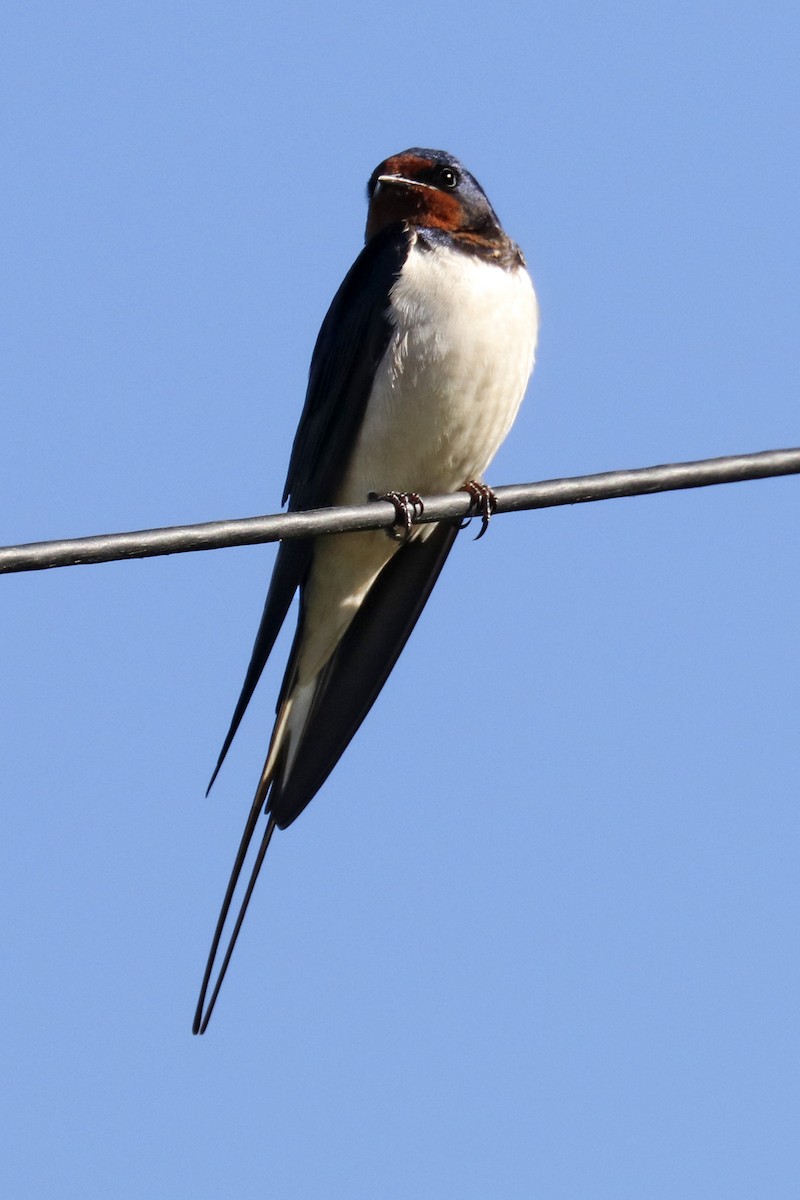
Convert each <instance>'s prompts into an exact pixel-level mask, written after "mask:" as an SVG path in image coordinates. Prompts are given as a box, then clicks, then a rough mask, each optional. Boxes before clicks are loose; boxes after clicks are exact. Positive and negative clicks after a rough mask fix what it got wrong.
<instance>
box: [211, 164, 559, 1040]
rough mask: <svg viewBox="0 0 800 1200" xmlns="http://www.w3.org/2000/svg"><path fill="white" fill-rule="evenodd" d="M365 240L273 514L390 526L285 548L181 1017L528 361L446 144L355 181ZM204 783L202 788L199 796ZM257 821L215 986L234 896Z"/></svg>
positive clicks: (329, 747)
mask: <svg viewBox="0 0 800 1200" xmlns="http://www.w3.org/2000/svg"><path fill="white" fill-rule="evenodd" d="M367 199H368V212H367V225H366V235H365V243H364V247H363V249H362V250H361V252H360V254H359V255H358V257H357V258H356V260H355V262H354V263H353V266H352V267H351V268H350V270H349V271H348V273H347V275H346V276H345V278H344V280H343V282H342V284H341V286H340V287H339V290H338V291H337V293H336V295H335V297H334V299H333V301H332V303H331V305H330V308H329V310H328V312H327V315H326V316H325V319H324V320H323V322H322V326H321V328H320V332H319V335H318V337H317V341H316V345H315V347H314V351H313V355H312V358H311V366H310V369H309V378H308V388H307V392H306V398H305V404H304V407H303V410H302V413H301V416H300V422H299V425H298V429H297V434H296V436H295V440H294V444H293V447H292V451H291V455H290V460H289V469H288V474H287V478H286V486H285V489H284V494H283V500H282V503H283V504H286V502H287V500H288V502H289V503H288V510H289V511H290V512H291V511H298V510H304V509H317V508H322V507H326V506H329V505H351V504H358V503H363V502H364V501H366V500H367V499H375V498H382V499H387V500H389V501H390V502H391V503H392V504H393V505H394V507H395V511H396V514H397V517H396V522H395V527H394V528H393V530H391V531H390V532H391V533H393V534H394V536H391V537H387V536H386V533H387V531H386V530H385V529H381V530H371V531H367V532H363V533H354V534H347V535H346V536H335V535H325V536H321V537H318V538H316V539H292V540H286V541H283V542H281V543H280V546H279V549H278V553H277V557H276V560H275V566H274V570H273V574H272V578H271V581H270V585H269V589H268V592H267V597H266V602H265V605H264V611H263V615H262V617H261V622H260V625H259V628H258V632H257V635H256V640H255V644H254V647H253V651H252V655H251V658H250V663H249V666H248V668H247V671H246V674H245V679H244V683H243V686H242V690H241V694H240V696H239V700H238V702H237V704H236V707H235V709H234V713H233V717H232V720H231V724H230V728H229V730H228V733H227V736H226V737H225V740H224V742H223V746H222V750H221V752H220V755H219V759H218V761H217V764H216V767H215V769H214V773H213V775H212V777H211V782H210V783H209V790H210V789H211V786H212V784H213V783H214V780H215V779H216V776H217V773H218V772H219V769H220V767H221V766H222V762H223V760H224V758H225V756H226V754H227V752H228V750H229V748H230V745H231V742H232V740H233V738H234V735H235V733H236V731H237V729H238V727H239V724H240V722H241V719H242V716H243V714H244V712H245V709H246V707H247V705H248V703H249V701H250V698H251V697H252V695H253V692H254V690H255V687H256V685H257V683H258V681H259V678H260V676H261V673H262V671H263V668H264V665H265V663H266V661H267V659H268V657H269V655H270V653H271V651H272V649H273V646H274V643H275V640H276V638H277V635H278V632H279V630H280V629H281V627H282V625H283V623H284V620H285V618H286V616H287V613H288V610H289V608H290V605H291V603H292V600H293V598H294V596H295V594H296V593H299V606H298V618H297V626H296V631H295V636H294V641H293V644H292V647H291V650H290V653H289V659H288V664H287V666H286V670H285V674H284V677H283V683H282V685H281V688H280V692H279V695H278V700H277V706H276V720H275V725H274V728H273V731H272V736H271V739H270V742H269V748H268V751H267V756H266V761H265V763H264V768H263V770H262V773H261V777H260V779H259V782H258V786H257V788H256V792H255V796H254V799H253V802H252V805H251V808H250V811H249V814H248V817H247V821H246V824H245V829H244V833H243V835H242V839H241V843H240V845H239V850H238V853H237V855H236V860H235V862H234V866H233V870H232V872H231V877H230V881H229V883H228V888H227V890H226V893H225V897H224V900H223V903H222V908H221V911H220V914H219V919H218V922H217V926H216V929H215V932H214V936H213V940H212V944H211V950H210V953H209V956H208V961H207V965H206V969H205V974H204V976H203V981H202V986H201V989H200V995H199V999H198V1002H197V1009H196V1012H195V1017H194V1022H193V1026H192V1029H193V1032H194V1033H203V1032H205V1030H206V1027H207V1025H208V1022H209V1019H210V1017H211V1013H212V1011H213V1009H214V1005H215V1002H216V999H217V996H218V994H219V989H220V986H221V984H222V981H223V979H224V977H225V973H226V971H227V968H228V964H229V962H230V958H231V955H232V953H233V948H234V946H235V944H236V939H237V937H238V935H239V931H240V929H241V925H242V921H243V920H244V916H245V912H246V911H247V907H248V904H249V902H250V898H251V896H252V893H253V888H254V886H255V883H256V879H257V877H258V874H259V871H260V869H261V866H262V864H263V861H264V856H265V854H266V852H267V848H268V846H269V844H270V840H271V838H272V835H273V833H274V831H275V829H276V828H277V829H281V830H283V829H285V828H286V827H287V826H289V825H290V824H291V823H292V822H293V821H294V820H295V818H296V817H298V816H299V814H300V813H301V812H302V811H303V809H304V808H305V807H306V805H307V804H308V803H309V801H310V800H311V799H312V798H313V797H314V796H315V795H316V793H317V792H318V790H319V789H320V788H321V787H322V785H323V783H324V782H325V780H326V779H327V777H328V775H329V774H330V772H331V771H332V770H333V768H334V767H335V765H336V763H337V762H338V760H339V758H340V757H341V755H342V754H343V753H344V751H345V749H346V747H347V746H348V744H349V742H350V740H351V739H352V738H353V736H354V734H355V733H356V731H357V729H358V728H359V726H360V725H361V722H362V721H363V720H364V718H365V716H366V715H367V712H368V711H369V709H370V708H371V707H372V705H373V703H374V701H375V699H376V697H377V696H378V693H379V692H380V690H381V688H382V687H383V685H384V683H385V682H386V679H387V677H388V675H389V673H390V672H391V670H392V668H393V666H394V664H395V662H396V661H397V658H398V656H399V654H400V652H401V651H402V649H403V647H404V645H405V643H406V641H407V639H408V637H409V635H410V633H411V631H412V629H413V628H414V625H415V624H416V621H417V618H418V617H419V615H420V613H421V611H422V609H423V608H424V606H425V603H426V601H427V599H428V596H429V595H430V592H431V590H432V588H433V586H434V584H435V583H436V580H437V578H438V576H439V573H440V571H441V569H442V567H443V566H444V563H445V560H446V559H447V556H448V554H449V552H450V550H451V548H452V546H453V542H454V540H455V538H456V535H457V534H458V531H459V528H460V526H459V525H454V524H448V523H443V522H442V523H438V524H414V518H415V517H418V516H419V515H420V510H421V509H422V505H423V502H422V500H421V496H422V495H424V494H426V493H427V494H438V493H448V492H456V491H459V490H462V489H466V490H467V491H468V492H469V493H470V496H471V498H472V499H471V511H475V512H480V515H481V516H482V518H483V523H482V527H481V534H479V536H481V535H482V534H483V533H484V532H485V530H486V525H487V523H488V520H489V517H490V516H491V513H492V510H493V506H494V494H493V493H492V492H491V489H490V488H488V487H487V486H486V485H485V484H484V483H482V481H481V476H482V474H483V472H484V471H485V470H486V468H487V467H488V466H489V463H490V462H491V460H492V458H493V457H494V455H495V453H496V452H497V450H498V449H499V447H500V445H501V443H502V442H503V440H504V439H505V437H506V434H507V433H508V431H509V429H510V427H511V425H512V423H513V421H514V419H515V417H516V415H517V411H518V409H519V406H520V404H521V402H522V399H523V396H524V393H525V391H526V389H527V386H528V381H529V379H530V376H531V373H532V371H533V365H534V357H535V351H536V342H537V337H538V327H539V310H538V303H537V298H536V294H535V291H534V287H533V283H532V281H531V278H530V275H529V274H528V271H527V268H526V264H525V259H524V258H523V255H522V252H521V250H520V249H519V247H518V246H517V245H516V244H515V242H513V241H512V240H511V238H510V237H509V236H508V234H507V233H505V231H504V230H503V227H502V225H501V224H500V221H499V219H498V217H497V215H496V213H495V211H494V209H493V208H492V206H491V204H490V203H489V200H488V199H487V196H486V193H485V192H484V190H483V188H482V187H481V186H480V184H479V183H478V182H477V180H476V179H475V178H474V176H472V175H471V174H470V172H469V171H468V170H467V169H466V168H465V167H464V166H462V164H461V163H460V162H459V160H458V159H457V158H454V157H453V156H452V155H451V154H448V153H446V152H445V151H443V150H429V149H421V148H419V147H412V148H411V149H408V150H405V151H402V152H401V153H399V154H394V155H392V156H391V157H389V158H386V159H385V160H384V161H383V162H381V163H380V164H379V165H378V166H377V167H376V168H375V170H374V171H373V173H372V175H371V177H370V179H369V183H368V185H367ZM206 794H208V793H206ZM262 819H263V823H264V828H263V834H262V837H261V842H260V845H259V847H258V851H257V854H256V857H255V861H254V865H253V867H252V871H251V874H250V877H249V881H248V883H247V886H246V889H245V891H244V895H243V898H242V900H241V904H240V907H239V910H238V915H237V917H236V920H235V922H234V924H233V929H232V932H231V934H230V935H229V939H228V944H227V949H226V952H225V955H224V957H223V959H222V963H221V966H220V967H219V968H218V971H217V976H216V982H215V985H214V987H213V989H211V978H212V974H213V971H214V965H215V963H216V961H217V957H218V955H219V953H220V947H221V942H222V935H223V931H224V929H225V927H226V925H227V923H228V920H229V917H230V914H231V907H232V902H233V898H234V895H235V893H236V890H237V885H238V883H239V878H240V875H241V873H242V869H243V866H244V862H245V858H246V855H247V851H248V847H249V846H250V844H251V842H252V841H253V838H254V835H255V833H256V830H257V828H258V826H259V822H261V821H262ZM209 991H210V997H209Z"/></svg>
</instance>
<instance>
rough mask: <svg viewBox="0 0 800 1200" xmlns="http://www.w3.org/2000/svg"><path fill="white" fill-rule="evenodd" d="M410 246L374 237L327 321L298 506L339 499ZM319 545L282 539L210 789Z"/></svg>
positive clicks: (309, 405)
mask: <svg viewBox="0 0 800 1200" xmlns="http://www.w3.org/2000/svg"><path fill="white" fill-rule="evenodd" d="M408 247H409V235H408V234H407V233H405V232H404V231H403V230H402V229H401V228H400V227H398V226H395V227H393V228H389V229H386V230H384V231H383V232H382V233H381V234H379V235H378V236H377V237H375V238H373V239H372V240H371V241H370V242H369V244H368V245H366V246H365V247H364V249H363V250H362V251H361V253H360V254H359V256H358V258H357V259H356V261H355V262H354V263H353V266H352V267H351V268H350V270H349V271H348V273H347V275H346V276H345V278H344V280H343V282H342V285H341V287H340V288H339V290H338V292H337V293H336V295H335V296H334V299H333V302H332V304H331V306H330V308H329V309H328V312H327V315H326V317H325V320H324V321H323V322H322V328H321V329H320V331H319V336H318V337H317V342H316V345H315V347H314V354H313V356H312V359H311V369H310V371H309V377H308V390H307V391H306V402H305V405H304V407H303V412H302V415H301V417H300V424H299V426H298V428H297V433H296V435H295V439H294V445H293V447H292V455H291V459H290V461H289V473H288V475H287V478H286V488H285V490H284V494H283V500H284V503H285V501H286V499H287V497H290V502H289V509H290V510H291V511H297V510H299V509H306V508H324V507H325V506H327V505H329V504H331V503H332V497H333V495H334V494H335V492H336V488H337V486H338V483H339V481H340V479H341V477H342V473H343V471H344V468H345V467H346V465H347V461H348V458H349V455H350V452H351V450H352V447H353V445H354V444H355V440H356V436H357V433H358V429H359V426H360V425H361V421H362V419H363V416H364V410H365V408H366V406H367V400H368V399H369V394H370V390H371V388H372V381H373V379H374V377H375V372H376V370H377V367H378V364H379V363H380V361H381V359H382V358H383V356H384V354H385V352H386V347H387V346H388V345H389V340H390V338H391V335H392V326H391V324H390V322H389V318H388V315H387V314H388V309H389V292H390V291H391V288H392V286H393V284H394V282H395V280H396V279H397V276H398V275H399V274H400V270H401V268H402V266H403V263H404V262H405V259H406V255H407V253H408ZM364 499H365V500H366V496H365V497H364ZM312 550H313V542H312V541H311V539H307V538H303V539H296V538H295V539H292V540H291V541H287V542H281V544H280V547H279V550H278V556H277V558H276V560H275V568H274V570H273V573H272V580H271V581H270V586H269V591H268V592H267V599H266V603H265V605H264V612H263V614H262V617H261V623H260V625H259V627H258V633H257V634H256V640H255V644H254V646H253V652H252V655H251V657H250V664H249V666H248V668H247V673H246V675H245V679H244V683H243V685H242V691H241V694H240V696H239V699H238V701H237V703H236V708H235V709H234V713H233V717H232V719H231V725H230V729H229V730H228V733H227V735H226V737H225V741H224V742H223V745H222V750H221V751H220V755H219V759H218V760H217V765H216V767H215V768H214V773H213V775H212V776H211V782H210V783H209V785H208V791H210V790H211V785H212V784H213V782H214V780H215V779H216V777H217V773H218V771H219V769H220V767H221V766H222V763H223V760H224V758H225V755H226V754H227V753H228V750H229V749H230V745H231V742H232V741H233V738H234V735H235V733H236V730H237V729H238V728H239V723H240V722H241V719H242V717H243V716H244V712H245V709H246V708H247V705H248V703H249V702H250V698H251V696H252V695H253V692H254V691H255V688H256V684H257V683H258V681H259V679H260V677H261V672H262V671H263V670H264V666H265V664H266V661H267V659H268V658H269V655H270V653H271V651H272V647H273V646H274V644H275V639H276V638H277V636H278V633H279V631H280V628H281V626H282V624H283V622H284V619H285V617H286V613H287V611H288V609H289V605H290V604H291V602H292V597H293V596H294V594H295V592H296V591H297V589H298V587H300V585H301V584H302V583H303V581H304V580H305V578H306V575H307V574H308V569H309V564H310V561H311V554H312ZM342 749H344V747H342Z"/></svg>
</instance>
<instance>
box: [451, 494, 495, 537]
mask: <svg viewBox="0 0 800 1200" xmlns="http://www.w3.org/2000/svg"><path fill="white" fill-rule="evenodd" d="M459 491H461V492H469V496H470V504H469V509H468V510H467V515H466V516H465V517H464V520H463V521H462V522H461V525H460V528H461V529H464V528H465V526H467V525H469V523H470V521H471V520H472V518H473V517H480V519H481V528H480V532H479V533H478V534H477V536H476V538H475V541H476V542H477V541H479V540H480V539H481V538H482V537H483V535H484V534H485V533H486V530H487V529H488V528H489V522H490V521H491V519H492V517H493V516H494V513H495V512H496V511H497V496H495V494H494V492H493V491H492V489H491V488H490V487H489V485H488V484H486V483H480V482H479V481H478V480H477V479H468V480H467V482H466V483H465V484H464V486H463V487H461V488H459Z"/></svg>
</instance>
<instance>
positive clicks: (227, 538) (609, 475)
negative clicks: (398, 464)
mask: <svg viewBox="0 0 800 1200" xmlns="http://www.w3.org/2000/svg"><path fill="white" fill-rule="evenodd" d="M796 474H800V449H791V450H765V451H762V452H761V453H758V454H737V455H729V456H727V457H725V458H707V459H702V460H701V461H699V462H684V463H673V464H671V465H668V466H661V467H639V468H636V469H634V470H629V471H606V472H603V473H602V474H600V475H582V476H578V477H576V478H571V479H550V480H547V481H545V482H543V483H520V484H511V485H508V486H505V487H498V488H495V489H494V491H495V495H496V497H497V509H496V512H498V513H506V512H522V511H523V510H526V509H533V508H553V507H555V506H556V505H560V504H586V503H588V502H589V501H594V500H612V499H615V498H618V497H621V496H643V495H650V494H652V493H654V492H667V491H675V490H677V489H681V488H695V487H708V486H710V485H711V484H718V483H741V482H743V481H745V480H748V479H767V478H770V477H772V476H776V475H796ZM423 499H424V505H425V511H424V513H423V514H422V516H421V517H419V518H417V519H416V521H415V524H425V523H427V522H430V521H447V520H449V521H452V520H460V519H463V518H464V517H465V516H466V515H467V514H468V512H469V506H470V498H469V496H468V495H467V493H466V492H455V493H453V494H452V495H448V496H430V497H424V498H423ZM395 520H396V516H395V510H394V507H393V505H392V504H390V503H388V502H387V501H385V500H375V501H371V502H370V503H368V504H361V505H357V506H351V507H347V508H324V509H318V510H316V511H313V512H297V513H278V514H276V515H274V516H265V517H244V518H241V519H239V520H232V521H209V522H207V523H204V524H201V525H176V526H171V527H169V528H165V529H144V530H138V531H136V532H132V533H109V534H100V535H98V536H95V537H82V538H67V539H62V540H59V541H52V542H31V543H28V544H27V545H22V546H6V547H2V548H0V574H10V573H11V572H15V571H42V570H45V569H46V568H49V567H70V566H79V565H85V564H87V563H101V562H114V561H117V560H120V559H127V558H151V557H154V556H156V555H161V554H184V553H186V552H187V551H190V550H219V549H222V548H223V547H227V546H251V545H256V544H258V543H260V542H276V541H279V540H281V539H282V538H293V537H313V536H317V535H319V534H322V533H348V532H355V531H358V530H364V529H381V528H384V527H389V526H390V525H393V524H394V523H395Z"/></svg>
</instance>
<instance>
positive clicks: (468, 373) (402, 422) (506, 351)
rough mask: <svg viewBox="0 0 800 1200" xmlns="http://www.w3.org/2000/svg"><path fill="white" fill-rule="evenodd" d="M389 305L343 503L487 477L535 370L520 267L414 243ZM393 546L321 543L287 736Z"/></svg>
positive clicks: (374, 539) (448, 487)
mask: <svg viewBox="0 0 800 1200" xmlns="http://www.w3.org/2000/svg"><path fill="white" fill-rule="evenodd" d="M391 305H392V306H391V310H390V317H391V320H392V322H393V324H394V326H395V332H394V336H393V337H392V340H391V342H390V344H389V347H388V349H387V351H386V354H385V356H384V359H383V361H382V363H381V365H380V367H379V368H378V371H377V373H376V378H375V385H374V387H373V390H372V393H371V395H370V398H369V401H368V403H367V408H366V413H365V416H364V421H363V424H362V426H361V430H360V432H359V436H358V440H357V442H356V445H355V447H354V449H353V454H352V456H351V459H350V462H349V464H348V466H347V470H346V472H345V476H344V479H343V482H342V485H341V487H340V489H339V491H338V492H337V494H336V496H335V502H336V503H337V504H358V503H362V502H363V501H364V500H366V498H367V496H368V495H369V493H370V492H377V493H378V494H380V493H383V492H388V491H392V490H396V491H402V492H408V491H415V492H419V493H420V494H421V495H424V494H425V493H428V494H434V493H437V492H451V491H456V490H457V489H458V488H459V487H461V486H462V485H463V484H464V483H465V482H466V481H467V480H470V479H477V478H480V476H481V475H482V474H483V472H484V471H485V470H486V468H487V467H488V465H489V463H490V462H491V460H492V458H493V457H494V455H495V454H496V452H497V450H498V448H499V447H500V445H501V443H502V442H503V439H504V438H505V436H506V434H507V433H508V431H509V429H510V428H511V425H512V423H513V421H514V418H515V417H516V415H517V411H518V409H519V406H520V403H521V401H522V397H523V395H524V394H525V388H526V387H527V384H528V379H529V378H530V374H531V371H532V370H533V361H534V352H535V348H536V337H537V332H538V309H537V304H536V297H535V295H534V291H533V285H532V284H531V280H530V277H529V275H528V273H527V271H526V270H525V269H524V267H517V268H514V269H512V270H507V269H506V268H504V267H501V266H498V265H497V264H496V263H491V262H487V261H485V260H483V259H480V258H478V257H476V256H474V255H471V254H462V253H458V252H455V251H452V250H448V249H445V248H441V247H435V248H433V249H428V248H420V246H419V245H415V246H412V248H411V251H410V254H409V258H408V261H407V262H406V264H405V266H404V268H403V272H402V275H401V276H400V278H399V279H398V281H397V282H396V284H395V285H394V287H393V289H392V292H391ZM424 528H425V527H423V529H421V530H420V533H419V534H417V535H415V536H425V531H424ZM396 549H397V543H393V542H392V541H391V540H390V539H389V538H387V537H386V534H385V532H384V531H383V530H380V531H377V532H372V533H363V534H348V535H344V536H341V537H336V538H323V539H320V540H319V541H318V543H317V547H316V550H315V554H314V565H313V568H312V571H311V575H310V578H309V581H308V585H307V590H306V604H305V637H304V644H303V649H302V652H301V654H300V659H299V663H298V680H297V683H298V685H299V686H298V687H297V688H296V689H295V696H294V701H295V702H294V704H293V707H294V708H295V712H294V713H292V714H291V716H290V717H289V722H288V730H287V732H289V733H290V734H291V732H292V731H293V727H295V726H296V727H297V731H298V732H299V729H300V728H302V723H303V721H302V720H301V719H300V713H301V712H302V710H304V709H305V707H306V704H305V703H304V693H306V691H307V692H308V694H309V695H308V699H310V695H311V693H312V691H313V680H314V677H315V676H316V674H317V672H318V671H319V670H320V668H321V667H322V666H323V665H324V664H325V662H326V661H327V659H328V657H329V656H330V654H331V653H332V651H333V649H334V648H335V646H336V645H337V643H338V641H339V639H340V638H341V636H342V634H343V633H344V631H345V629H346V628H347V626H348V624H349V623H350V621H351V620H352V617H353V615H354V613H355V612H356V610H357V608H358V606H359V604H360V603H361V601H362V600H363V598H364V596H365V595H366V593H367V591H368V590H369V587H370V586H371V584H372V582H373V581H374V579H375V577H376V575H377V574H378V572H379V571H380V570H381V568H382V567H383V566H384V565H385V564H386V562H388V560H389V559H390V558H391V556H392V554H393V553H394V552H395V551H396ZM293 740H294V739H293Z"/></svg>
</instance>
